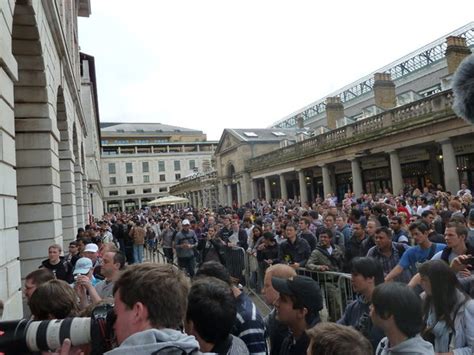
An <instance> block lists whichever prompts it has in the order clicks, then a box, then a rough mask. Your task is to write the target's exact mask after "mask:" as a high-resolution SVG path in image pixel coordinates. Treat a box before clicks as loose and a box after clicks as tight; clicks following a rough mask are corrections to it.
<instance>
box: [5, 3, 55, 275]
mask: <svg viewBox="0 0 474 355" xmlns="http://www.w3.org/2000/svg"><path fill="white" fill-rule="evenodd" d="M12 52H13V55H14V57H15V59H16V61H17V63H18V78H19V79H18V81H17V82H16V83H15V87H14V104H15V136H16V137H15V142H16V174H17V199H18V200H17V201H18V234H19V242H20V260H21V273H22V277H24V276H25V275H26V274H27V273H29V272H30V271H32V270H34V269H36V268H38V266H39V265H40V263H41V261H42V260H43V259H45V257H46V256H47V254H48V246H49V245H51V244H53V243H57V244H62V242H63V239H62V221H61V190H60V176H59V157H58V143H59V131H58V129H57V125H56V117H55V112H54V111H53V110H52V109H51V107H55V102H54V101H53V100H51V98H50V97H49V94H48V76H47V75H46V71H45V61H44V58H43V53H44V50H43V46H42V42H41V40H40V35H39V30H38V24H37V20H36V14H35V10H34V8H33V7H32V6H31V1H24V0H23V1H22V0H17V1H16V3H15V9H14V14H13V28H12Z"/></svg>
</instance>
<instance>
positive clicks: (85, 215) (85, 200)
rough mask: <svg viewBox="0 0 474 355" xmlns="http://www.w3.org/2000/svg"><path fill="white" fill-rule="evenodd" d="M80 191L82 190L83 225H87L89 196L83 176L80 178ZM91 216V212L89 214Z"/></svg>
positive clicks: (85, 179)
mask: <svg viewBox="0 0 474 355" xmlns="http://www.w3.org/2000/svg"><path fill="white" fill-rule="evenodd" d="M82 179H83V180H82V189H83V195H82V196H83V203H84V223H85V224H89V212H91V210H90V195H89V184H88V182H87V177H86V176H85V174H84V176H83V177H82ZM91 214H92V212H91ZM97 217H102V216H97Z"/></svg>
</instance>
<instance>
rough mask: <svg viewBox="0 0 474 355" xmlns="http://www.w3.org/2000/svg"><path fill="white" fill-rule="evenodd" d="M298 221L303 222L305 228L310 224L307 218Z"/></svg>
mask: <svg viewBox="0 0 474 355" xmlns="http://www.w3.org/2000/svg"><path fill="white" fill-rule="evenodd" d="M300 221H303V222H304V224H306V225H307V226H309V225H310V224H311V222H310V220H309V218H307V217H303V218H301V219H300Z"/></svg>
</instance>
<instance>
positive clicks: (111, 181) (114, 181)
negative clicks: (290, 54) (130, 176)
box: [110, 176, 117, 185]
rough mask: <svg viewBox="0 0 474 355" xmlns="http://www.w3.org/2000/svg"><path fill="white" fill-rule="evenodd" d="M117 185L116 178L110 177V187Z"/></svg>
mask: <svg viewBox="0 0 474 355" xmlns="http://www.w3.org/2000/svg"><path fill="white" fill-rule="evenodd" d="M116 184H117V178H116V177H115V176H111V177H110V185H116Z"/></svg>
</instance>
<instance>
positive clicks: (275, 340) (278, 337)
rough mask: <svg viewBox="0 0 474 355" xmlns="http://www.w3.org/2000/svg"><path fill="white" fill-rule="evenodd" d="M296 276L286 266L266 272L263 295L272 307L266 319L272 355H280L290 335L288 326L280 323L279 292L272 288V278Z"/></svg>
mask: <svg viewBox="0 0 474 355" xmlns="http://www.w3.org/2000/svg"><path fill="white" fill-rule="evenodd" d="M295 276H296V271H295V270H294V269H293V268H291V267H290V266H288V265H285V264H275V265H272V266H270V267H269V268H268V269H267V271H266V272H265V277H264V279H263V289H262V295H263V298H264V300H265V302H266V304H267V305H269V306H271V307H272V310H271V311H270V313H269V314H268V315H267V316H266V317H265V318H264V321H265V328H266V330H267V333H268V340H269V342H270V355H279V354H280V349H281V343H282V342H283V339H284V338H285V337H287V336H288V335H289V329H288V326H287V325H285V324H282V323H281V322H280V321H278V319H277V317H276V309H275V307H274V304H275V302H276V300H277V298H278V292H277V291H276V290H275V289H274V288H273V286H272V277H278V278H280V279H289V278H292V277H295Z"/></svg>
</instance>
